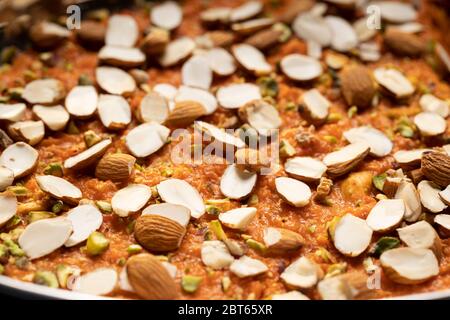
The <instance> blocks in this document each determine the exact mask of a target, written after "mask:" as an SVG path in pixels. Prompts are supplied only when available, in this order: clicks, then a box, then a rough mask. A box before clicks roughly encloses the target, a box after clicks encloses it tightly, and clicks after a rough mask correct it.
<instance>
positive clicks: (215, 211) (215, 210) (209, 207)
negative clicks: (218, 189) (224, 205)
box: [205, 204, 221, 216]
mask: <svg viewBox="0 0 450 320" xmlns="http://www.w3.org/2000/svg"><path fill="white" fill-rule="evenodd" d="M205 209H206V213H208V214H211V215H215V216H217V215H218V214H219V213H220V212H221V211H220V209H219V208H218V207H216V206H213V205H210V204H209V205H206V207H205Z"/></svg>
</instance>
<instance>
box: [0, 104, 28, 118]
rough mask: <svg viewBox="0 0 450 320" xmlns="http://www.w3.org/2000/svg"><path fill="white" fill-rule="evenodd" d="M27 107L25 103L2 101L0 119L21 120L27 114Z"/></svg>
mask: <svg viewBox="0 0 450 320" xmlns="http://www.w3.org/2000/svg"><path fill="white" fill-rule="evenodd" d="M26 109H27V106H26V105H25V103H14V104H4V103H0V120H7V121H19V120H21V119H22V117H23V115H24V114H25V110H26Z"/></svg>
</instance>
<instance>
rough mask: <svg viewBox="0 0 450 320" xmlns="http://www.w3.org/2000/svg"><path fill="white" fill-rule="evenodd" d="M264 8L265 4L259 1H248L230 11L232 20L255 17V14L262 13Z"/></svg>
mask: <svg viewBox="0 0 450 320" xmlns="http://www.w3.org/2000/svg"><path fill="white" fill-rule="evenodd" d="M262 10H263V4H262V3H261V2H259V1H248V2H245V3H244V4H242V5H240V6H239V7H237V8H234V9H232V10H231V12H230V21H231V22H236V21H242V20H247V19H250V18H253V17H254V16H256V15H258V14H260V13H261V11H262Z"/></svg>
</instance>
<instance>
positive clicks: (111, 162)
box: [95, 153, 136, 182]
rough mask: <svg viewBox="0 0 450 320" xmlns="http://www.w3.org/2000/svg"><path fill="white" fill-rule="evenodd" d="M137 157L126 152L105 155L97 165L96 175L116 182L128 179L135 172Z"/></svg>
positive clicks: (101, 178)
mask: <svg viewBox="0 0 450 320" xmlns="http://www.w3.org/2000/svg"><path fill="white" fill-rule="evenodd" d="M135 162H136V158H135V157H133V156H131V155H129V154H125V153H111V154H107V155H105V156H104V157H103V158H102V159H101V160H100V161H99V162H98V164H97V166H96V167H95V177H96V178H97V179H100V180H105V181H107V180H111V181H114V182H123V181H127V180H128V178H129V177H130V176H131V174H132V172H133V167H134V164H135Z"/></svg>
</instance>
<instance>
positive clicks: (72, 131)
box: [66, 120, 80, 134]
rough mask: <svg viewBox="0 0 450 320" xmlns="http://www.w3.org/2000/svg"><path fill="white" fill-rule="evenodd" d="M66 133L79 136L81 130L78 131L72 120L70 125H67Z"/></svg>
mask: <svg viewBox="0 0 450 320" xmlns="http://www.w3.org/2000/svg"><path fill="white" fill-rule="evenodd" d="M66 132H67V133H68V134H79V133H80V129H78V127H77V125H76V124H75V121H73V120H71V121H69V124H68V125H67V129H66Z"/></svg>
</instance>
